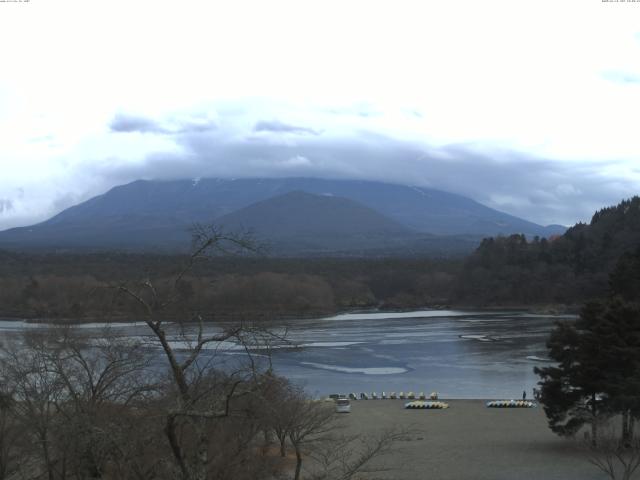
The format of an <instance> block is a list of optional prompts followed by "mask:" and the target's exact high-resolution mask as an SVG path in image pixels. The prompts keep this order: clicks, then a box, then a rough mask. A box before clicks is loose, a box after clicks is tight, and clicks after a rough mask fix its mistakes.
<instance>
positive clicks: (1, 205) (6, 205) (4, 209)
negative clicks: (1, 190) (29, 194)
mask: <svg viewBox="0 0 640 480" xmlns="http://www.w3.org/2000/svg"><path fill="white" fill-rule="evenodd" d="M11 210H13V201H12V200H11V199H10V198H0V214H3V213H8V212H10V211H11Z"/></svg>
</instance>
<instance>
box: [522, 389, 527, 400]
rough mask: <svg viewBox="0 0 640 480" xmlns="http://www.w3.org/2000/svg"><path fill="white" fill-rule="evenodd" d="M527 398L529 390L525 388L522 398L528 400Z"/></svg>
mask: <svg viewBox="0 0 640 480" xmlns="http://www.w3.org/2000/svg"><path fill="white" fill-rule="evenodd" d="M526 399H527V391H526V390H523V391H522V400H526Z"/></svg>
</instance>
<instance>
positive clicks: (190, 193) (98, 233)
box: [0, 177, 564, 249]
mask: <svg viewBox="0 0 640 480" xmlns="http://www.w3.org/2000/svg"><path fill="white" fill-rule="evenodd" d="M291 192H303V193H307V194H310V195H315V196H319V197H323V196H324V197H326V198H330V197H335V198H340V199H342V200H341V201H339V202H337V203H336V205H339V206H340V207H339V209H338V210H340V211H342V209H346V210H349V209H353V208H354V205H353V203H349V202H355V203H356V204H358V205H360V207H361V208H364V209H368V210H363V209H360V210H359V211H360V212H361V213H362V214H363V215H365V213H364V212H365V211H367V212H368V213H367V214H366V215H365V216H367V215H368V217H369V218H371V215H372V214H371V212H372V211H373V212H376V215H379V216H381V217H385V218H386V219H388V220H389V221H392V222H395V223H396V224H397V225H400V226H402V227H403V228H404V229H406V230H405V231H404V232H403V235H404V236H406V237H411V241H412V242H413V240H415V234H416V233H419V234H422V237H423V238H428V237H429V236H432V235H439V236H450V235H453V236H457V237H472V238H474V239H475V240H478V241H479V238H480V237H482V236H490V235H500V234H510V233H524V234H526V235H527V236H535V235H538V236H548V235H551V234H557V233H562V231H564V228H563V227H553V226H551V227H543V226H540V225H537V224H535V223H533V222H529V221H527V220H523V219H520V218H518V217H514V216H512V215H509V214H506V213H503V212H499V211H497V210H493V209H491V208H489V207H486V206H484V205H482V204H480V203H478V202H476V201H474V200H472V199H469V198H467V197H464V196H461V195H457V194H452V193H448V192H443V191H440V190H436V189H428V188H425V187H416V186H406V185H397V184H391V183H384V182H372V181H366V180H330V179H320V178H304V177H289V178H253V179H251V178H245V179H219V178H205V179H200V180H166V181H150V180H136V181H134V182H131V183H128V184H125V185H119V186H116V187H114V188H112V189H111V190H109V191H108V192H106V193H104V194H102V195H99V196H96V197H93V198H91V199H89V200H87V201H86V202H83V203H81V204H78V205H75V206H73V207H70V208H68V209H66V210H64V211H62V212H60V213H59V214H57V215H55V216H54V217H52V218H50V219H48V220H46V221H44V222H42V223H40V224H36V225H32V226H30V227H20V228H14V229H10V230H6V231H4V232H0V246H10V247H13V248H21V247H22V248H29V247H37V248H47V247H53V248H79V247H96V248H116V249H127V248H136V249H144V248H151V249H153V248H160V249H162V248H170V249H173V248H176V247H177V246H178V245H188V243H189V235H188V233H187V230H188V228H189V227H190V226H191V225H193V224H194V223H211V222H215V223H217V222H218V221H219V220H220V219H223V218H224V217H225V216H230V217H228V218H230V219H233V218H234V215H233V214H234V212H238V211H240V210H242V209H244V208H247V207H250V206H251V205H255V204H257V203H259V202H264V201H267V200H268V199H271V198H276V197H278V196H281V195H286V194H288V193H291ZM307 199H308V198H307ZM317 207H318V208H320V206H319V205H318V206H317ZM342 213H345V212H342ZM317 214H318V215H319V213H317ZM307 215H316V213H313V212H312V211H311V210H309V211H308V212H307ZM323 215H325V216H326V214H323ZM236 217H237V214H236ZM302 220H304V218H303V217H300V218H298V220H297V221H296V222H293V223H294V224H293V225H292V228H293V229H294V230H295V229H296V228H298V229H300V228H302V229H303V230H304V228H303V227H304V226H303V225H302V222H301V221H302ZM350 221H352V222H354V223H358V222H355V221H354V219H353V218H352V219H351V220H350ZM296 223H297V225H295V224H296ZM325 225H327V229H328V230H329V231H331V230H332V228H328V227H329V224H328V223H327V222H325ZM248 226H249V227H251V225H248ZM281 226H282V227H283V228H284V224H281ZM400 236H402V235H400ZM475 240H474V241H475ZM288 243H289V244H291V242H288ZM382 244H384V242H382ZM392 244H393V245H395V246H396V248H401V247H402V245H401V244H402V242H400V243H397V242H396V243H393V242H392ZM385 248H386V247H385Z"/></svg>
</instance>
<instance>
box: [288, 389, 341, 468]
mask: <svg viewBox="0 0 640 480" xmlns="http://www.w3.org/2000/svg"><path fill="white" fill-rule="evenodd" d="M287 413H288V415H290V417H291V421H290V424H289V426H288V434H289V440H290V441H291V445H292V446H293V449H294V451H295V453H296V469H295V474H294V479H295V480H298V479H299V478H300V474H301V471H302V459H303V453H304V449H305V446H307V445H309V444H311V443H312V442H314V441H318V440H319V439H320V438H322V436H323V435H326V434H328V433H329V432H331V431H333V430H334V429H335V423H334V419H335V406H334V405H333V403H331V404H327V403H326V402H323V401H321V400H310V399H308V397H307V396H306V395H304V394H303V393H302V392H300V394H299V395H297V396H295V395H294V396H293V398H292V401H289V402H288V403H287Z"/></svg>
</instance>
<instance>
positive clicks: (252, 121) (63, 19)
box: [0, 0, 640, 229]
mask: <svg viewBox="0 0 640 480" xmlns="http://www.w3.org/2000/svg"><path fill="white" fill-rule="evenodd" d="M0 41H1V42H2V43H1V49H2V50H1V51H2V54H1V55H0V65H1V67H0V72H1V74H0V166H1V167H2V170H1V172H2V173H1V175H0V229H4V228H9V227H13V226H20V225H27V224H30V223H33V222H36V221H40V220H44V219H46V218H48V217H49V216H51V215H52V214H54V213H57V212H58V211H60V210H61V209H63V208H66V207H69V206H71V205H73V204H75V203H78V202H80V201H82V200H85V199H87V198H89V197H91V196H94V195H96V194H100V193H103V192H104V191H106V190H107V189H109V188H111V187H112V186H115V185H118V184H122V183H126V182H129V181H132V180H135V179H139V178H146V179H154V178H157V179H171V178H185V177H206V176H220V177H240V176H245V177H246V176H248V177H251V176H323V177H332V178H363V179H375V180H386V181H392V182H399V183H407V184H415V185H424V186H431V187H435V188H439V189H442V190H447V191H452V192H456V193H461V194H464V195H467V196H469V197H472V198H474V199H476V200H478V201H480V202H482V203H484V204H486V205H488V206H491V207H494V208H497V209H499V210H502V211H505V212H508V213H511V214H515V215H518V216H521V217H524V218H527V219H529V220H533V221H535V222H538V223H542V224H550V223H561V224H565V225H570V224H573V223H575V222H576V221H579V220H582V221H585V220H588V219H589V218H590V216H591V214H592V213H593V211H594V210H595V209H598V208H601V207H603V206H605V205H610V204H615V203H617V202H619V201H620V200H621V199H623V198H626V197H630V196H632V195H635V194H639V193H640V121H639V119H638V116H639V115H640V2H637V3H636V2H633V3H632V2H628V3H627V2H624V3H620V2H617V3H614V2H604V1H602V0H576V1H572V0H554V1H546V0H535V1H531V0H529V1H517V0H506V1H491V0H484V1H475V0H474V1H462V0H456V1H452V2H444V1H434V2H429V1H425V0H422V1H416V2H403V1H400V0H393V1H386V2H376V1H372V0H368V1H346V0H341V1H330V0H322V1H317V2H310V1H304V0H292V1H272V0H271V1H268V2H265V1H255V2H245V1H238V0H234V1H232V2H206V1H202V2H196V1H185V0H181V1H173V2H170V1H168V2H158V1H143V0H136V1H134V2H132V1H114V0H111V1H108V2H105V1H102V2H98V1H86V0H82V1H77V2H74V1H68V0H55V1H51V0H30V1H28V2H27V1H26V0H23V1H22V2H17V1H16V2H9V1H7V2H0Z"/></svg>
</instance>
